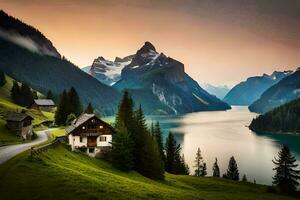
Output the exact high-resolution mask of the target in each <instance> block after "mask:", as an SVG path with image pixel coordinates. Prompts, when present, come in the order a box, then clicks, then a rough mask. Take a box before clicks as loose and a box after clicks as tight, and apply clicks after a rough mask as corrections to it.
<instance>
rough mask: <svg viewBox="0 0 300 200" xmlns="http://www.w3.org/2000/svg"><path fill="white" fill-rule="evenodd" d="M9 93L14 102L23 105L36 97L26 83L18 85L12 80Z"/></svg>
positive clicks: (28, 103) (35, 93)
mask: <svg viewBox="0 0 300 200" xmlns="http://www.w3.org/2000/svg"><path fill="white" fill-rule="evenodd" d="M10 95H11V99H12V101H13V102H14V103H15V104H18V105H20V106H24V107H28V106H30V105H32V103H33V100H34V99H37V98H38V95H37V92H36V91H34V90H32V89H31V88H30V87H29V86H28V85H27V84H26V83H22V84H21V85H19V83H18V82H17V81H14V82H13V86H12V88H11V91H10Z"/></svg>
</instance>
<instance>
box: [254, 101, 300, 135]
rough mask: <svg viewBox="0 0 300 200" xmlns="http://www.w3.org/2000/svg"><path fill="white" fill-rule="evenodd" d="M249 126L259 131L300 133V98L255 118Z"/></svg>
mask: <svg viewBox="0 0 300 200" xmlns="http://www.w3.org/2000/svg"><path fill="white" fill-rule="evenodd" d="M249 128H250V129H251V130H253V131H257V132H271V133H272V132H274V133H275V132H295V133H300V99H296V100H293V101H291V102H289V103H286V104H283V105H281V106H279V107H277V108H275V109H273V110H272V111H269V112H267V113H265V114H263V115H259V116H258V117H257V118H256V119H253V120H252V122H251V124H250V126H249Z"/></svg>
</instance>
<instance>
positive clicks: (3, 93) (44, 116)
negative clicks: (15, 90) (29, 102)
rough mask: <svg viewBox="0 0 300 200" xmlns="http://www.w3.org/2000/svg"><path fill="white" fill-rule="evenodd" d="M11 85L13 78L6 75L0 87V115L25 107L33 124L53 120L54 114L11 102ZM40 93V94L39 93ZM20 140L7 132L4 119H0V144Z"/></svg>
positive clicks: (19, 110) (18, 141) (18, 110)
mask: <svg viewBox="0 0 300 200" xmlns="http://www.w3.org/2000/svg"><path fill="white" fill-rule="evenodd" d="M12 85H13V79H11V78H10V77H8V76H6V84H5V85H4V86H2V87H0V116H1V117H3V116H5V115H6V114H7V113H8V112H10V111H17V112H21V110H22V109H25V110H26V112H27V114H29V115H30V116H32V117H33V118H34V120H33V124H39V123H41V122H43V121H45V120H53V119H54V114H53V113H49V112H41V111H37V110H30V109H26V108H24V107H21V106H19V105H16V104H14V103H12V102H11V99H10V90H11V88H12ZM39 95H41V94H39ZM20 142H22V140H21V139H20V137H18V136H16V135H15V134H13V133H11V132H9V131H8V130H7V129H6V128H5V121H4V120H3V119H0V145H1V144H11V143H20Z"/></svg>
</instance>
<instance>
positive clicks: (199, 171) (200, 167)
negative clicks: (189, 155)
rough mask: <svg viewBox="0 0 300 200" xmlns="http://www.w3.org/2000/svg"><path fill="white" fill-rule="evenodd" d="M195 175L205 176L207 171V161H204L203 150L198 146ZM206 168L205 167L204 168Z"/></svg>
mask: <svg viewBox="0 0 300 200" xmlns="http://www.w3.org/2000/svg"><path fill="white" fill-rule="evenodd" d="M194 162H195V166H194V167H195V168H196V169H195V176H205V175H206V174H207V172H206V163H205V162H204V161H203V157H202V155H201V150H200V148H198V150H197V153H196V158H195V161H194ZM204 168H205V169H204Z"/></svg>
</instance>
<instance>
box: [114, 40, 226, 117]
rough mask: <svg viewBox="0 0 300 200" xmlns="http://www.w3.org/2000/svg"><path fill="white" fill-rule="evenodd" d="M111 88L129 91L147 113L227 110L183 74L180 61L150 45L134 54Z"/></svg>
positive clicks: (148, 43)
mask: <svg viewBox="0 0 300 200" xmlns="http://www.w3.org/2000/svg"><path fill="white" fill-rule="evenodd" d="M113 87H114V88H116V89H118V90H119V91H122V90H124V89H128V90H129V91H130V92H131V93H132V95H133V98H134V99H135V101H136V102H137V103H138V104H139V103H140V104H142V105H143V108H144V109H145V110H146V112H147V113H150V114H160V113H164V114H182V113H189V112H196V111H207V110H226V109H230V106H229V105H228V104H226V103H224V102H222V101H221V100H219V99H218V98H217V97H215V96H213V95H210V94H209V93H208V92H206V91H205V90H203V89H202V88H201V87H200V86H199V84H198V83H197V82H196V81H194V80H193V79H192V78H191V77H190V76H189V75H188V74H186V73H185V71H184V65H183V64H182V63H181V62H179V61H177V60H174V59H173V58H170V57H167V56H166V55H165V54H163V53H158V52H157V51H156V49H155V47H154V46H153V45H152V44H151V43H150V42H146V43H145V44H144V46H143V47H142V48H141V49H139V50H138V51H137V52H136V54H135V55H134V56H133V57H132V61H131V62H130V64H128V65H126V66H125V67H124V68H123V70H122V72H121V79H120V80H119V81H118V82H117V83H115V84H114V85H113Z"/></svg>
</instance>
